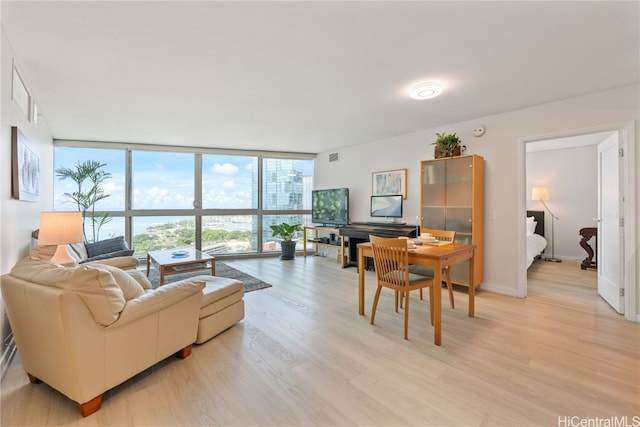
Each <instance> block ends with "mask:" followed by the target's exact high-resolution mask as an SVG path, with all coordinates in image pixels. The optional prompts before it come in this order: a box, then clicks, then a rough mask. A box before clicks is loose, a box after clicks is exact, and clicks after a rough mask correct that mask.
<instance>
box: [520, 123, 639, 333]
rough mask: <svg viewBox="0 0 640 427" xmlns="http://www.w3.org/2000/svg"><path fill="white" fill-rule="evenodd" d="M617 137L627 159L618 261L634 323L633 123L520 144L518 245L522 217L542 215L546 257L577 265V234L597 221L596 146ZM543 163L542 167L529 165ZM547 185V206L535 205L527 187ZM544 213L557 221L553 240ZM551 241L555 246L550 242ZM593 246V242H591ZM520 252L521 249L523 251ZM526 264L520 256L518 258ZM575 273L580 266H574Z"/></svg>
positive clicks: (523, 288)
mask: <svg viewBox="0 0 640 427" xmlns="http://www.w3.org/2000/svg"><path fill="white" fill-rule="evenodd" d="M612 135H619V136H620V138H619V139H620V141H621V144H622V145H621V146H622V147H623V150H626V152H625V153H624V156H625V157H627V158H626V159H623V161H622V162H621V169H622V175H623V181H624V190H623V193H621V198H624V199H625V207H624V212H623V213H621V215H622V216H623V217H624V218H625V221H626V222H625V224H624V225H625V229H624V236H625V239H624V240H625V242H624V248H626V250H625V251H624V252H626V254H627V255H625V256H624V257H619V259H618V260H617V262H618V263H620V268H621V271H624V272H625V274H624V277H622V278H621V287H624V288H625V296H624V313H625V317H626V318H627V319H629V320H632V321H637V307H636V296H637V292H638V289H637V286H638V285H637V284H635V283H633V282H630V281H629V278H633V277H635V268H636V267H635V262H633V257H634V256H635V255H634V253H633V251H629V248H633V247H634V246H633V245H635V237H634V236H635V233H634V230H635V223H634V222H635V217H634V215H633V206H634V203H635V200H634V194H635V193H634V191H635V188H634V177H635V162H634V157H633V156H634V153H633V144H628V143H627V141H633V140H634V127H633V123H625V124H621V125H612V126H609V127H602V128H598V129H593V130H590V131H576V132H573V133H565V134H558V135H550V136H546V137H544V138H528V139H521V140H520V143H521V146H520V148H521V150H520V153H521V155H522V157H521V161H522V162H521V165H522V185H521V192H522V193H521V201H522V202H521V203H522V205H521V209H522V210H521V212H522V215H521V216H522V232H521V233H520V234H519V235H520V236H521V239H520V241H521V246H522V247H523V248H524V246H525V236H524V234H525V233H524V229H525V225H524V224H525V218H526V210H527V209H532V210H542V211H544V212H545V217H546V221H545V223H546V232H545V236H546V237H547V241H548V245H547V249H546V252H545V253H546V254H547V256H548V255H550V253H551V246H552V245H554V246H555V255H556V258H560V259H564V260H565V261H569V262H574V261H577V262H578V264H577V265H579V262H580V261H581V260H582V259H583V258H584V257H585V256H586V252H585V251H584V250H583V249H582V248H581V247H580V246H579V239H580V238H579V234H578V232H579V229H580V228H581V227H597V223H596V219H597V217H598V215H599V210H598V186H597V183H598V178H597V174H598V169H597V162H598V144H600V143H602V142H603V141H605V140H607V139H608V138H609V139H610V138H612ZM535 161H542V166H540V164H538V165H537V166H536V165H535V163H534V164H532V162H535ZM533 186H546V187H548V189H549V199H548V200H547V201H546V203H547V205H548V206H544V205H543V204H542V203H541V202H539V201H532V200H530V198H531V187H533ZM547 208H550V209H551V211H552V212H553V214H554V215H555V216H556V217H557V218H558V219H556V220H555V224H554V225H555V233H554V235H553V237H552V236H551V215H550V212H549V211H548V209H547ZM552 238H553V242H552ZM591 243H592V244H593V243H594V242H591ZM523 251H524V250H523ZM522 258H523V259H524V256H523V257H522ZM526 265H527V263H526V262H524V260H523V261H522V262H521V266H522V268H521V274H520V280H519V286H518V288H519V296H522V297H526V295H527V267H526ZM577 268H579V267H577Z"/></svg>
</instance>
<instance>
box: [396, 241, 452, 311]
mask: <svg viewBox="0 0 640 427" xmlns="http://www.w3.org/2000/svg"><path fill="white" fill-rule="evenodd" d="M420 232H421V233H424V234H427V233H428V234H431V235H432V236H433V237H435V238H436V239H438V240H439V241H441V242H451V243H453V242H454V241H455V238H456V232H455V230H454V231H450V230H436V229H429V228H422V229H421V230H420ZM409 272H410V273H412V274H417V275H420V276H425V277H431V278H433V276H434V274H433V269H431V268H429V267H422V266H419V265H411V266H409ZM442 274H443V277H444V280H445V282H446V284H447V291H448V292H449V304H451V308H455V303H454V301H453V285H452V284H451V269H450V268H449V267H445V268H444V269H443V270H442ZM420 299H422V291H420ZM401 305H402V304H401Z"/></svg>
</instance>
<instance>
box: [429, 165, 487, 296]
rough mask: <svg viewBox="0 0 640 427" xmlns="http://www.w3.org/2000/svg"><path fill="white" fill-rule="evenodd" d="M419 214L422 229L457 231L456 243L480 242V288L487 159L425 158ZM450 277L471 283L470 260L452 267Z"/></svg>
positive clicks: (476, 277) (476, 268) (475, 274)
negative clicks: (485, 166)
mask: <svg viewBox="0 0 640 427" xmlns="http://www.w3.org/2000/svg"><path fill="white" fill-rule="evenodd" d="M420 214H421V216H422V220H421V226H422V227H423V228H435V229H439V230H455V231H456V242H459V243H473V244H475V245H477V249H476V252H475V256H474V260H475V261H474V272H473V278H474V282H475V283H474V285H475V286H476V287H477V286H478V285H479V284H480V283H481V282H482V279H483V270H484V269H483V265H484V159H483V158H482V157H481V156H478V155H475V154H472V155H468V156H458V157H447V158H442V159H435V160H424V161H422V162H421V173H420ZM451 280H452V281H453V283H456V284H459V285H465V286H469V263H468V261H465V262H462V263H458V264H456V265H454V266H453V268H452V270H451Z"/></svg>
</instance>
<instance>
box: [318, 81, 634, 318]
mask: <svg viewBox="0 0 640 427" xmlns="http://www.w3.org/2000/svg"><path fill="white" fill-rule="evenodd" d="M639 94H640V86H639V85H632V86H627V87H623V88H617V89H612V90H609V91H604V92H599V93H594V94H589V95H585V96H580V97H575V98H570V99H566V100H562V101H558V102H554V103H549V104H544V105H539V106H535V107H530V108H526V109H522V110H518V111H513V112H508V113H503V114H497V115H493V116H488V117H480V118H477V119H474V120H469V121H466V122H460V123H452V124H450V125H447V126H442V127H438V128H432V129H426V130H424V131H421V132H416V133H413V134H408V135H401V136H397V137H394V138H389V139H385V140H381V141H376V142H372V143H368V144H362V145H357V146H352V147H346V148H342V149H341V150H339V151H340V162H336V163H331V164H329V163H328V154H329V153H321V154H319V155H318V158H317V161H316V165H315V176H314V180H315V183H314V185H315V186H316V188H331V187H343V186H346V187H349V188H350V195H351V207H352V215H351V219H352V220H353V221H362V220H368V219H369V218H368V198H369V195H370V194H371V173H372V172H373V171H378V170H387V169H396V168H407V169H408V186H409V190H408V198H407V200H406V205H405V206H406V209H405V217H404V221H406V222H408V223H413V222H414V221H415V217H416V215H417V214H418V205H419V200H420V197H419V192H418V188H419V178H420V171H419V164H420V160H423V159H432V158H433V147H432V146H431V145H430V143H431V142H433V141H434V139H435V133H436V132H456V133H457V134H458V135H459V136H460V137H461V138H462V141H463V143H464V144H466V145H467V147H468V151H467V153H474V154H479V155H481V156H483V157H484V158H485V248H484V249H485V265H484V270H485V274H484V282H483V285H482V287H483V288H484V289H487V290H491V291H495V292H500V293H504V294H507V295H514V296H515V295H519V290H518V283H519V279H520V277H521V274H522V273H521V272H520V271H519V268H520V267H519V264H520V263H521V260H520V259H519V256H520V255H519V253H523V252H524V248H518V247H517V244H516V242H517V236H518V235H519V234H521V233H524V232H523V230H524V218H520V214H519V212H520V211H524V206H525V203H526V202H525V200H524V199H525V197H531V196H530V195H528V196H525V195H524V190H525V189H524V187H525V184H524V182H525V170H524V162H521V161H520V152H521V151H520V150H521V149H522V144H521V143H522V140H523V139H528V140H534V139H544V138H545V137H548V136H550V135H553V134H560V133H565V134H569V133H571V132H572V131H576V133H579V132H578V131H580V130H585V129H588V128H592V127H602V126H605V125H609V124H619V123H622V122H628V121H632V122H635V121H637V120H638V119H639V118H640V105H639V104H640V101H639V99H640V97H639V96H638V95H639ZM445 96H446V95H445ZM407 102H409V101H407ZM480 124H482V125H485V126H486V128H487V132H486V134H485V135H484V136H483V137H480V138H475V137H473V135H472V130H473V128H474V127H475V126H477V125H480ZM631 138H632V139H631V141H630V142H629V143H630V144H632V145H633V146H637V145H638V144H637V142H638V135H637V132H636V135H632V136H631ZM631 151H634V150H631ZM633 155H634V157H633V159H632V160H631V161H632V162H633V163H634V164H635V168H636V169H637V170H638V171H639V172H640V167H639V164H640V160H639V159H640V153H638V150H635V154H633ZM634 179H635V181H634V182H635V200H634V201H633V203H634V209H633V212H635V219H634V223H635V224H638V201H639V200H640V197H638V194H637V192H638V189H640V185H639V184H638V174H636V175H635V178H634ZM521 186H522V188H521ZM521 229H522V230H521ZM627 230H629V231H628V232H630V233H634V236H635V240H636V242H640V237H639V236H638V229H637V228H636V229H634V228H633V227H629V228H628V229H627ZM628 256H629V257H631V261H630V262H635V265H637V264H638V253H637V249H636V250H635V251H632V253H629V254H628ZM630 283H633V284H635V283H637V280H636V278H635V277H633V278H631V279H630ZM636 286H637V285H636ZM635 295H636V297H635V298H634V299H633V303H634V307H639V306H640V301H638V300H639V299H640V295H638V293H635Z"/></svg>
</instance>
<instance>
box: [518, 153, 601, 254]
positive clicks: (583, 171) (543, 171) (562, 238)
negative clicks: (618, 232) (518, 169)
mask: <svg viewBox="0 0 640 427" xmlns="http://www.w3.org/2000/svg"><path fill="white" fill-rule="evenodd" d="M526 167H527V187H526V188H527V189H526V196H527V197H526V198H527V209H532V210H542V211H545V236H546V237H547V240H548V241H549V246H548V247H547V249H546V250H545V253H546V254H548V255H549V256H550V255H551V225H552V224H551V215H549V212H548V211H547V210H546V209H545V207H544V205H543V204H542V202H540V201H533V200H531V188H532V187H547V190H548V191H549V200H547V201H546V203H547V206H548V207H549V209H551V212H553V213H554V214H555V216H557V217H558V219H557V220H555V223H554V224H553V226H554V237H555V238H554V254H555V257H556V258H559V259H561V260H566V261H578V262H581V261H582V260H583V259H584V258H585V257H586V256H587V253H586V252H585V250H584V249H582V247H580V234H579V231H580V229H581V228H583V227H595V226H596V223H595V222H594V220H593V218H596V217H597V216H598V191H597V181H598V176H597V171H598V169H597V167H598V146H597V145H587V146H583V147H575V148H566V149H559V150H550V151H537V152H533V153H527V164H526ZM589 243H590V244H591V246H592V247H594V248H595V240H593V239H592V241H590V242H589Z"/></svg>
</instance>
